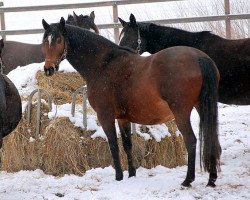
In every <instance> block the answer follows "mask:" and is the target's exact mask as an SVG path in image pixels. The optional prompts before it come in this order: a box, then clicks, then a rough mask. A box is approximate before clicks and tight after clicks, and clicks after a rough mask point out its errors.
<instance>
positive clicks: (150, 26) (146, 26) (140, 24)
mask: <svg viewBox="0 0 250 200" xmlns="http://www.w3.org/2000/svg"><path fill="white" fill-rule="evenodd" d="M137 25H138V27H139V29H140V31H142V32H143V31H145V32H150V31H151V30H152V29H154V30H155V31H157V32H159V31H160V32H161V31H172V32H174V31H175V32H182V33H190V34H196V35H197V36H206V37H219V36H218V35H215V34H213V33H211V31H198V32H191V31H186V30H183V29H179V28H174V27H169V26H162V25H157V24H154V23H147V22H138V23H137Z"/></svg>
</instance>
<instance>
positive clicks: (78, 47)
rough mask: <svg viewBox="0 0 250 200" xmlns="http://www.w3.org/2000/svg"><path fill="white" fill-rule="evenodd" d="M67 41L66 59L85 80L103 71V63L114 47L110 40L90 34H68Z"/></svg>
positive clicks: (110, 55)
mask: <svg viewBox="0 0 250 200" xmlns="http://www.w3.org/2000/svg"><path fill="white" fill-rule="evenodd" d="M68 43H69V44H68V45H69V47H68V54H67V60H68V61H69V62H70V64H71V65H72V66H73V67H74V68H75V69H76V70H77V71H78V72H79V73H80V74H81V75H82V76H83V77H84V79H85V80H86V81H87V82H88V81H89V80H90V79H93V77H96V76H97V74H98V76H100V75H101V74H102V73H103V72H104V68H105V66H104V65H105V63H107V62H108V61H107V59H109V58H110V57H112V56H113V55H112V54H113V52H114V49H115V48H116V45H114V44H113V43H112V42H110V41H106V40H105V39H104V38H102V37H101V36H97V35H92V37H91V34H86V35H81V36H79V37H75V36H74V35H69V36H68Z"/></svg>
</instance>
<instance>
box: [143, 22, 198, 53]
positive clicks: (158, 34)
mask: <svg viewBox="0 0 250 200" xmlns="http://www.w3.org/2000/svg"><path fill="white" fill-rule="evenodd" d="M148 33H149V34H148V35H147V37H148V38H150V39H149V41H150V42H149V43H148V49H149V50H151V53H155V52H157V51H159V50H161V49H163V48H168V47H173V46H192V47H195V48H197V47H198V45H199V43H198V41H199V38H198V37H197V36H198V35H197V34H196V33H192V32H188V31H184V30H180V29H175V28H169V27H163V26H155V27H153V28H151V30H150V31H149V32H148ZM149 52H150V51H149Z"/></svg>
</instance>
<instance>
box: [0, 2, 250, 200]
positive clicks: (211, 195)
mask: <svg viewBox="0 0 250 200" xmlns="http://www.w3.org/2000/svg"><path fill="white" fill-rule="evenodd" d="M240 1H241V2H242V1H244V0H240ZM42 2H43V3H44V4H50V3H51V1H49V0H44V1H32V0H18V1H17V0H7V1H4V4H5V5H6V6H14V5H15V6H22V5H35V4H42ZM62 2H65V3H72V2H71V1H69V0H57V1H53V4H55V3H62ZM74 2H83V1H80V0H78V1H74ZM192 2H193V1H192ZM200 2H202V1H200ZM203 2H205V1H203ZM178 5H179V4H177V7H178ZM152 8H153V6H152ZM155 8H156V9H161V12H160V13H163V12H165V11H167V10H168V8H166V7H164V6H163V4H160V6H159V5H158V6H157V5H155ZM130 9H132V8H131V7H126V12H125V11H124V13H123V16H122V17H124V19H128V16H129V14H130V12H132V11H133V12H134V11H136V10H132V11H131V10H130ZM91 10H95V12H96V19H97V20H98V16H100V15H101V13H102V12H106V10H105V11H102V10H101V9H100V10H98V11H100V12H99V13H98V12H97V11H96V9H86V10H84V14H88V13H89V12H90V11H91ZM70 12H72V10H70V11H60V12H51V11H46V15H44V13H38V16H37V17H35V16H34V18H33V16H32V19H33V20H32V21H31V20H30V19H29V21H27V19H25V17H27V16H28V18H30V16H29V15H28V14H27V13H23V14H22V15H16V14H15V13H10V14H8V15H7V16H6V20H7V21H9V23H7V25H8V26H11V27H10V28H11V29H19V28H41V19H42V18H45V19H46V20H47V21H48V22H54V21H55V20H59V16H65V17H66V16H67V14H68V13H70ZM109 12H111V11H108V12H107V13H106V14H103V16H102V17H99V18H102V19H101V20H104V21H105V22H106V23H110V22H111V21H108V20H107V18H110V16H109V14H108V13H109ZM137 12H138V13H141V11H140V10H137ZM77 13H78V14H80V13H82V10H81V11H80V10H78V12H77ZM166 13H167V12H166ZM158 14H159V13H158ZM138 16H139V17H141V19H142V17H143V16H142V14H141V15H139V14H138ZM152 16H153V14H152V13H150V12H149V14H147V17H150V18H151V17H152ZM17 19H18V20H17ZM146 19H147V18H146ZM99 20H100V19H99ZM101 20H100V22H102V21H101ZM103 33H104V32H103ZM40 37H41V36H39V37H37V36H30V35H29V36H18V37H17V36H11V39H15V40H20V39H21V41H23V40H24V41H25V40H26V39H27V40H28V41H32V42H35V43H37V42H40ZM37 38H39V39H37ZM42 68H43V63H40V64H31V65H29V66H26V67H23V68H20V67H19V68H17V69H16V70H14V71H13V72H11V73H10V74H9V75H8V76H9V78H10V79H11V80H12V81H13V82H14V83H15V85H16V87H17V88H18V90H19V92H20V94H22V95H27V94H29V93H30V92H31V91H32V90H33V89H35V88H36V81H35V79H34V77H35V73H36V72H37V70H39V69H42ZM60 70H64V71H72V68H71V67H70V66H69V64H68V63H67V61H64V62H63V63H62V65H61V66H60ZM20 74H21V76H20ZM24 106H25V104H24ZM54 115H55V109H53V110H52V112H51V113H49V117H54ZM58 115H64V116H69V117H70V111H69V105H62V106H61V107H57V116H58ZM81 117H82V115H81V114H80V112H76V116H75V117H74V118H73V117H70V119H71V121H72V122H74V123H75V124H76V125H77V126H81V122H82V119H81ZM88 117H89V118H88V124H89V125H88V128H90V129H96V130H97V133H96V136H103V135H104V134H103V132H102V129H101V128H100V127H98V126H97V124H96V118H95V116H93V115H89V116H88ZM198 121H199V119H198V116H197V113H196V112H195V111H194V112H193V113H192V125H193V128H194V131H195V133H198ZM160 130H166V129H164V128H163V129H156V128H155V131H156V132H157V131H160ZM219 132H220V142H221V146H222V158H221V169H222V172H221V173H220V174H219V177H218V180H217V182H216V183H217V187H216V188H207V187H206V184H207V180H208V174H207V173H204V172H201V170H200V168H199V162H198V161H197V165H196V180H195V181H194V182H193V184H192V186H193V187H192V188H189V189H184V188H182V187H181V186H180V184H181V182H182V181H183V180H184V178H185V175H186V170H187V167H186V166H183V167H177V168H174V169H168V168H165V167H163V166H157V167H155V168H153V169H145V168H139V169H138V170H137V176H136V177H133V178H127V176H128V172H127V171H125V172H124V173H125V176H124V180H123V181H120V182H118V181H115V171H114V169H113V168H112V167H107V168H104V169H101V168H98V169H92V170H89V171H87V172H86V174H85V175H84V176H82V177H80V176H75V175H65V176H63V177H54V176H50V175H46V174H44V173H43V172H42V171H41V170H39V169H37V170H35V171H20V172H17V173H7V172H4V171H2V172H0V200H31V199H33V200H40V199H41V200H44V199H46V200H56V199H63V200H78V199H79V200H83V199H84V200H85V199H87V200H89V199H91V200H92V199H93V200H96V199H98V200H111V199H112V200H116V199H119V200H130V199H133V200H137V199H141V200H151V199H152V200H154V199H175V200H179V199H183V200H195V199H202V200H219V199H220V200H248V199H250V140H249V138H248V137H249V134H250V106H229V105H224V104H219ZM158 133H159V135H160V137H163V136H164V135H162V134H163V133H160V132H158ZM165 134H166V135H167V131H166V133H165ZM155 137H156V138H157V136H156V134H155ZM197 153H198V152H197ZM197 157H198V156H197Z"/></svg>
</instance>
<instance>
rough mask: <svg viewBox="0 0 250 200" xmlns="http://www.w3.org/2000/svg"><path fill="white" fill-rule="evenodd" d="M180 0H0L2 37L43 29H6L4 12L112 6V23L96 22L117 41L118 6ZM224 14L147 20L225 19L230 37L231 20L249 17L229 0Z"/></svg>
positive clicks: (201, 20) (172, 22)
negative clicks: (15, 2) (19, 1)
mask: <svg viewBox="0 0 250 200" xmlns="http://www.w3.org/2000/svg"><path fill="white" fill-rule="evenodd" d="M173 1H181V0H164V1H160V0H133V1H131V0H118V1H102V2H90V3H79V4H62V5H42V6H26V7H5V6H4V5H3V3H2V2H0V6H1V7H0V22H1V31H0V34H1V36H2V38H4V39H6V36H7V35H23V34H38V33H39V34H40V33H42V32H43V29H24V30H6V22H5V14H6V13H13V12H15V13H17V12H18V13H20V12H30V11H44V10H61V9H76V8H94V7H107V6H110V7H112V10H113V15H112V17H113V23H109V24H98V27H99V29H110V28H112V29H113V30H114V39H115V42H118V37H119V28H120V27H121V25H120V23H118V15H119V13H118V10H119V9H118V7H119V6H122V5H129V4H145V3H147V4H148V3H156V2H173ZM224 11H225V12H224V13H225V14H224V15H217V16H203V17H190V18H176V19H160V20H152V21H148V22H154V23H158V24H175V23H190V22H211V21H225V24H226V26H225V27H226V37H227V38H231V20H238V19H240V20H242V19H250V13H245V14H230V0H224Z"/></svg>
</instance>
